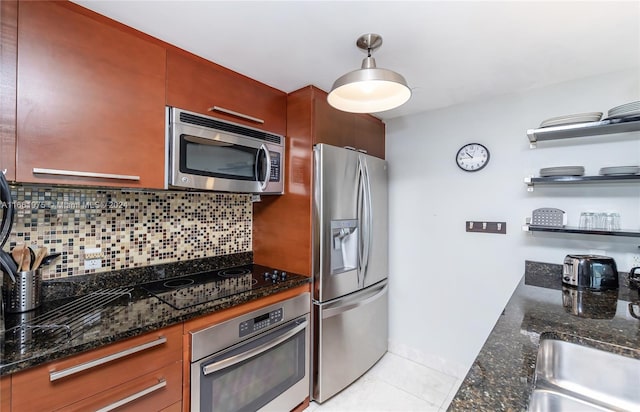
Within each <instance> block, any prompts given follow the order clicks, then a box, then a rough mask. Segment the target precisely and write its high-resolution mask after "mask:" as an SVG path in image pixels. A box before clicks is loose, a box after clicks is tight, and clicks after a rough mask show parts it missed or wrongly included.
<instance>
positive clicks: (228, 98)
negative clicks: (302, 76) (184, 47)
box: [167, 50, 287, 135]
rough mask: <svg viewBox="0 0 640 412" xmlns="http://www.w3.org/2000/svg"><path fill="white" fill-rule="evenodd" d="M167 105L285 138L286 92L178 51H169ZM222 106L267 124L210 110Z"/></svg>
mask: <svg viewBox="0 0 640 412" xmlns="http://www.w3.org/2000/svg"><path fill="white" fill-rule="evenodd" d="M167 105H169V106H174V107H179V108H181V109H186V110H190V111H193V112H197V113H201V114H205V115H209V116H213V117H217V118H219V119H223V120H228V121H231V122H234V123H238V124H242V125H245V126H249V127H254V128H258V129H263V130H266V131H269V132H273V133H277V134H281V135H284V134H285V132H286V122H287V117H286V116H287V114H286V110H287V95H286V93H284V92H282V91H280V90H276V89H274V88H271V87H269V86H267V85H264V84H262V83H259V82H257V81H255V80H253V79H250V78H248V77H245V76H242V75H240V74H238V73H235V72H233V71H231V70H229V69H226V68H224V67H222V66H219V65H217V64H215V63H212V62H209V61H207V60H204V59H202V58H199V57H196V56H192V55H189V54H187V53H186V52H184V53H183V52H180V51H176V50H168V51H167ZM214 106H216V107H220V108H223V109H226V110H231V111H233V112H237V113H241V114H244V115H247V116H250V117H253V118H257V119H261V120H263V121H264V123H259V122H256V121H251V120H248V119H246V118H243V117H240V116H235V115H229V114H226V113H223V112H221V111H211V110H210V109H211V108H212V107H214Z"/></svg>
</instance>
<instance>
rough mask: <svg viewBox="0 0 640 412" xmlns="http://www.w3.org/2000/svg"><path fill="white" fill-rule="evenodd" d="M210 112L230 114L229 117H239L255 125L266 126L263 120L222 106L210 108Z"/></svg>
mask: <svg viewBox="0 0 640 412" xmlns="http://www.w3.org/2000/svg"><path fill="white" fill-rule="evenodd" d="M209 111H210V112H220V113H224V114H228V115H231V116H235V117H239V118H241V119H245V120H249V121H251V122H254V123H260V124H264V120H262V119H258V118H257V117H253V116H249V115H248V114H244V113H239V112H234V111H233V110H229V109H225V108H224V107H220V106H213V107H210V108H209Z"/></svg>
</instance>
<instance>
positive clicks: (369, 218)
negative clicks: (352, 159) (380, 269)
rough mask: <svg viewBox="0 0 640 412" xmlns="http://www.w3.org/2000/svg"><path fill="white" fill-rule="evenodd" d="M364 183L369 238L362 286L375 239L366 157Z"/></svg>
mask: <svg viewBox="0 0 640 412" xmlns="http://www.w3.org/2000/svg"><path fill="white" fill-rule="evenodd" d="M364 183H365V187H364V189H365V190H364V193H365V202H364V206H365V214H366V229H367V238H366V244H365V246H366V248H365V252H364V262H365V263H364V265H365V270H364V273H363V276H362V286H364V281H365V278H366V277H367V273H368V271H369V253H370V252H371V243H372V241H373V231H372V230H373V201H372V199H371V182H370V181H369V167H368V165H367V162H366V159H365V160H364ZM363 233H364V232H363Z"/></svg>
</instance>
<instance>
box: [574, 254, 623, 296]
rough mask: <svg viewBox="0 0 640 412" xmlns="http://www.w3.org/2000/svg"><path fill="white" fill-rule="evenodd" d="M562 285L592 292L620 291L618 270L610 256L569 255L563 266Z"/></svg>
mask: <svg viewBox="0 0 640 412" xmlns="http://www.w3.org/2000/svg"><path fill="white" fill-rule="evenodd" d="M562 283H563V284H564V285H568V286H573V287H577V288H586V289H590V290H611V289H618V268H617V267H616V262H615V260H613V258H610V257H608V256H598V255H567V256H566V257H565V258H564V264H563V265H562Z"/></svg>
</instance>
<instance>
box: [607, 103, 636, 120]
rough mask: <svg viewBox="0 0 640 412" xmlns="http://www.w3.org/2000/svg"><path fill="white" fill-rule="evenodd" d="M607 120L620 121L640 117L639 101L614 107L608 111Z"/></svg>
mask: <svg viewBox="0 0 640 412" xmlns="http://www.w3.org/2000/svg"><path fill="white" fill-rule="evenodd" d="M607 116H608V117H607V119H621V118H625V117H635V116H640V100H638V101H636V102H631V103H627V104H622V105H620V106H616V107H614V108H612V109H610V110H609V112H608V113H607Z"/></svg>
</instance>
